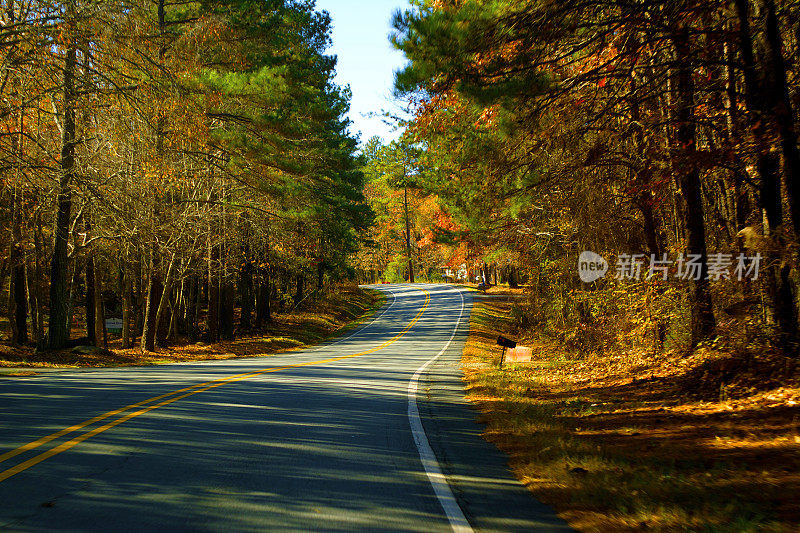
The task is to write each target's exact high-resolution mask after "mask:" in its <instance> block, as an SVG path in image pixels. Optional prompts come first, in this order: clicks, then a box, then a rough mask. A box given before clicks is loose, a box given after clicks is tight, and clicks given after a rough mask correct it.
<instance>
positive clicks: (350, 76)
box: [317, 0, 408, 144]
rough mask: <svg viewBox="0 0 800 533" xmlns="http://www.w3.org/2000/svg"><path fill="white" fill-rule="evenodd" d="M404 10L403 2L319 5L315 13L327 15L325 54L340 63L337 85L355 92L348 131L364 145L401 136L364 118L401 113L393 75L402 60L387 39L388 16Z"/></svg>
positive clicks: (340, 0)
mask: <svg viewBox="0 0 800 533" xmlns="http://www.w3.org/2000/svg"><path fill="white" fill-rule="evenodd" d="M407 7H408V2H405V1H402V0H317V9H318V10H323V9H324V10H326V11H328V12H329V13H330V14H331V19H332V21H333V35H332V38H333V46H332V47H331V48H330V49H329V50H328V53H329V54H336V55H337V56H338V58H339V62H338V64H337V67H336V82H337V83H338V84H339V85H350V89H351V90H352V91H353V99H352V102H351V106H350V120H352V121H353V125H352V126H351V131H353V132H358V131H360V132H361V142H362V144H363V143H365V142H366V141H367V140H368V139H369V138H370V137H372V136H373V135H378V136H380V137H381V138H382V139H383V140H384V142H389V141H391V140H393V139H396V138H397V137H398V136H399V134H400V133H399V132H397V131H395V132H393V131H392V126H390V125H387V124H384V123H383V121H382V119H381V118H380V117H372V118H370V117H368V116H367V114H368V113H370V112H377V113H380V111H381V110H388V111H391V112H398V111H399V110H400V109H401V108H400V107H399V106H398V102H396V101H395V100H394V99H393V97H392V84H393V80H394V78H393V76H394V71H395V70H396V69H398V68H400V67H402V66H403V65H404V64H405V59H404V57H403V54H402V53H400V52H398V51H396V50H394V49H393V48H392V45H391V44H390V43H389V38H388V36H389V33H390V32H391V18H392V13H394V11H395V10H397V9H405V8H407ZM401 105H402V104H401Z"/></svg>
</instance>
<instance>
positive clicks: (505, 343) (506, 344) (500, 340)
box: [497, 335, 517, 368]
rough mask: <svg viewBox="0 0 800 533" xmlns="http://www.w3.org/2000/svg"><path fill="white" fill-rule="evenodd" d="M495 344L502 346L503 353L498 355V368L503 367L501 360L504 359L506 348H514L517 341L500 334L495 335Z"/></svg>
mask: <svg viewBox="0 0 800 533" xmlns="http://www.w3.org/2000/svg"><path fill="white" fill-rule="evenodd" d="M497 344H499V345H500V346H502V347H503V354H502V355H501V356H500V368H503V361H505V359H506V348H516V347H517V343H516V341H512V340H511V339H507V338H505V337H503V336H502V335H499V336H498V337H497Z"/></svg>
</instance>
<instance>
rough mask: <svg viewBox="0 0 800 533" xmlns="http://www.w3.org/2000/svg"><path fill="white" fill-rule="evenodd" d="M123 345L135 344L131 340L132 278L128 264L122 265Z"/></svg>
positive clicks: (124, 346)
mask: <svg viewBox="0 0 800 533" xmlns="http://www.w3.org/2000/svg"><path fill="white" fill-rule="evenodd" d="M122 276H123V278H122V347H123V348H130V347H131V346H133V342H132V341H131V296H132V295H131V280H130V275H129V273H128V270H127V264H123V266H122Z"/></svg>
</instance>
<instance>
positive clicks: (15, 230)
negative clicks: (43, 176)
mask: <svg viewBox="0 0 800 533" xmlns="http://www.w3.org/2000/svg"><path fill="white" fill-rule="evenodd" d="M12 201H13V205H12V207H11V250H10V254H9V256H10V263H11V265H10V266H11V282H10V283H9V286H8V289H9V294H8V304H9V305H8V311H9V321H10V323H11V342H12V344H25V343H26V342H28V301H27V295H26V294H25V285H26V280H25V257H24V254H23V253H22V229H21V219H22V205H21V193H20V191H19V188H18V187H16V186H15V187H14V192H13V200H12Z"/></svg>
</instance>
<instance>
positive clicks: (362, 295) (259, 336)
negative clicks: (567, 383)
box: [0, 285, 386, 377]
mask: <svg viewBox="0 0 800 533" xmlns="http://www.w3.org/2000/svg"><path fill="white" fill-rule="evenodd" d="M385 300H386V297H385V296H384V295H383V293H381V292H379V291H376V290H372V289H359V288H358V287H355V286H346V285H345V286H341V287H337V288H336V289H335V290H334V291H332V292H331V294H329V295H326V296H325V297H324V298H322V299H320V300H318V301H316V302H314V303H313V309H309V310H303V311H296V312H292V313H274V314H273V321H272V323H270V324H269V326H267V327H265V328H262V329H261V330H258V331H255V330H254V331H248V332H243V333H241V334H239V335H237V339H236V340H233V341H225V342H219V343H213V344H206V343H203V342H198V343H194V344H188V343H186V342H185V339H177V341H176V342H174V343H173V344H172V345H171V346H168V347H165V348H159V349H158V350H157V351H156V352H148V353H147V354H142V353H141V351H140V349H139V348H138V347H136V348H131V349H121V347H120V340H119V339H118V338H116V339H112V340H110V342H109V349H110V350H109V353H106V354H103V353H98V354H76V353H72V351H70V350H58V351H48V352H40V353H34V350H33V348H31V347H27V346H24V347H11V346H8V345H0V376H6V377H13V376H26V375H31V373H32V372H33V373H35V370H36V369H37V368H40V369H41V368H77V367H106V366H133V365H152V364H165V363H174V362H188V361H202V360H210V359H233V358H237V357H258V356H267V355H273V354H276V353H282V352H286V351H290V350H300V349H303V348H306V347H309V346H312V345H315V344H319V343H321V342H325V341H328V340H331V339H333V338H335V337H337V336H339V335H342V334H344V333H346V332H347V331H350V330H352V329H354V328H355V327H357V326H358V325H360V324H361V323H363V322H364V321H366V320H367V319H368V318H369V317H370V316H372V315H373V314H374V313H375V311H377V310H378V309H379V308H380V307H381V306H382V305H383V303H384V302H385ZM182 341H184V342H182ZM4 367H5V368H6V369H7V370H3V368H4ZM22 368H24V369H26V370H20V369H22ZM27 369H29V370H27Z"/></svg>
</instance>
